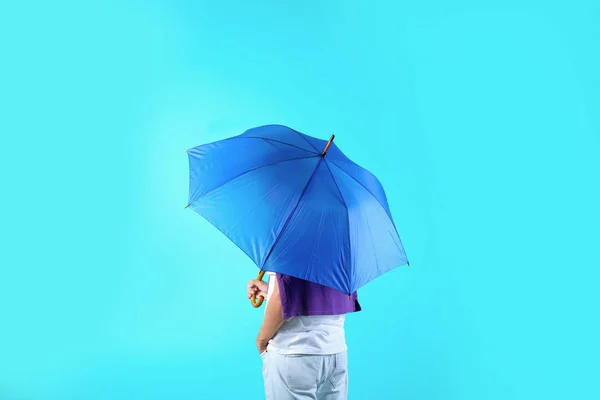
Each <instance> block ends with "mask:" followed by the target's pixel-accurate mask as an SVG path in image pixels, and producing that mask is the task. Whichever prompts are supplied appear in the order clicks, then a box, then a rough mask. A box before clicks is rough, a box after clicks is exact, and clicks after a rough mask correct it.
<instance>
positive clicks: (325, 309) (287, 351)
mask: <svg viewBox="0 0 600 400" xmlns="http://www.w3.org/2000/svg"><path fill="white" fill-rule="evenodd" d="M278 278H279V279H278ZM254 282H255V281H254ZM303 286H307V287H303ZM314 288H317V294H316V295H315V293H311V290H314ZM280 289H281V290H280ZM330 290H331V289H326V288H319V287H318V286H316V285H315V284H312V283H308V282H305V281H303V282H300V281H299V280H296V278H291V277H286V276H281V275H280V276H277V275H276V274H275V273H269V285H268V290H267V293H266V300H267V307H266V309H265V321H264V322H263V329H261V333H262V332H263V331H265V330H269V326H270V322H269V315H270V313H272V314H271V315H273V316H274V317H277V315H278V314H280V315H281V316H282V321H281V322H279V323H278V325H279V327H278V329H276V333H275V334H274V335H273V336H272V337H271V338H270V339H269V340H268V343H267V345H266V348H264V349H262V351H261V357H262V359H263V377H264V382H265V394H266V398H267V400H271V399H276V400H287V399H290V400H291V399H319V400H321V399H323V400H342V399H346V398H347V391H348V359H347V346H346V338H345V331H344V322H345V315H344V314H345V313H346V312H351V311H358V310H360V306H359V305H358V302H357V301H356V297H355V296H354V297H353V298H352V297H348V296H346V295H343V296H338V295H337V294H334V295H333V296H332V295H331V294H329V291H330ZM311 294H312V295H313V296H310V298H311V299H314V298H315V297H316V298H317V300H316V301H313V302H312V303H311V301H309V300H308V299H309V297H307V296H309V295H311ZM319 297H321V298H320V299H319ZM332 297H335V298H336V299H333V300H332ZM339 298H343V299H344V301H343V302H344V303H345V302H347V303H348V304H350V303H351V308H349V307H350V306H348V305H346V304H345V305H344V306H342V307H340V305H339V302H340V301H339ZM336 300H337V303H336ZM354 304H356V305H354ZM357 308H358V309H357ZM273 310H275V311H273ZM267 336H269V335H268V334H267ZM259 337H260V334H259ZM259 341H260V340H259ZM259 350H260V345H259Z"/></svg>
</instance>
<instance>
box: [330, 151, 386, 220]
mask: <svg viewBox="0 0 600 400" xmlns="http://www.w3.org/2000/svg"><path fill="white" fill-rule="evenodd" d="M331 162H332V163H333V165H335V166H336V167H338V168H339V169H340V171H342V172H343V173H344V174H346V175H348V176H349V177H350V178H352V179H353V180H354V181H355V182H356V183H358V184H359V185H360V186H362V187H363V189H365V190H366V191H367V192H368V193H369V194H370V195H371V196H373V198H374V199H375V201H376V202H377V204H379V206H380V207H381V208H383V211H385V213H386V215H387V216H388V217H389V219H390V221H392V225H394V228H396V224H394V220H393V219H392V216H391V215H390V213H388V211H387V210H386V209H385V207H384V206H383V204H381V203H380V202H379V199H377V197H375V195H374V194H373V192H371V191H370V190H369V188H367V187H366V186H365V185H363V184H362V182H360V181H359V180H358V179H356V178H355V177H353V176H352V175H351V174H349V173H348V172H346V170H345V169H344V168H342V167H340V166H339V165H337V163H336V162H334V161H333V160H331ZM358 167H359V168H362V167H360V166H358ZM363 169H364V168H363Z"/></svg>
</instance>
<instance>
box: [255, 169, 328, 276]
mask: <svg viewBox="0 0 600 400" xmlns="http://www.w3.org/2000/svg"><path fill="white" fill-rule="evenodd" d="M321 161H323V158H322V157H321V158H320V159H319V161H318V162H317V165H316V166H315V169H314V170H313V172H312V174H310V178H308V182H306V185H305V186H304V189H302V193H301V194H300V197H299V198H298V201H297V202H296V205H295V206H294V209H293V210H292V212H291V213H290V215H289V216H288V218H287V220H286V221H285V224H283V228H281V231H279V234H278V235H277V238H276V239H275V241H274V242H273V246H271V250H269V254H267V256H266V257H265V260H264V261H263V263H262V265H261V266H260V269H263V268H264V267H265V264H266V263H267V261H268V260H269V257H271V254H273V250H274V249H275V247H277V244H278V243H279V239H281V237H282V236H283V233H284V232H285V229H286V228H287V226H288V224H289V223H290V220H291V219H292V216H293V215H294V213H295V212H296V210H297V209H298V206H299V205H300V202H301V201H302V198H303V197H304V194H305V193H306V189H308V186H309V185H310V183H311V182H312V179H313V177H314V176H315V172H317V168H319V165H320V164H321Z"/></svg>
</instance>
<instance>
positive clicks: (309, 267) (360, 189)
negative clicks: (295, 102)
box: [187, 125, 408, 294]
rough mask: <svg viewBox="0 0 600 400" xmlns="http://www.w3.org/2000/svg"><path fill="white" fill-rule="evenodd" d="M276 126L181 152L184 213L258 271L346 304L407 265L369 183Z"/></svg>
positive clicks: (360, 171)
mask: <svg viewBox="0 0 600 400" xmlns="http://www.w3.org/2000/svg"><path fill="white" fill-rule="evenodd" d="M332 141H333V136H332V139H331V140H330V141H329V142H328V141H326V140H321V139H317V138H314V137H311V136H308V135H305V134H302V133H300V132H297V131H295V130H293V129H290V128H288V127H285V126H281V125H268V126H262V127H258V128H254V129H250V130H248V131H246V132H244V133H243V134H241V135H239V136H235V137H232V138H228V139H224V140H221V141H218V142H214V143H210V144H206V145H202V146H198V147H194V148H192V149H188V150H187V153H188V157H189V163H190V191H189V201H188V206H187V207H189V208H191V209H192V210H194V211H196V212H197V213H198V214H200V215H202V216H203V217H204V218H206V219H207V220H208V221H209V222H210V223H211V224H213V225H214V226H215V227H216V228H217V229H219V230H220V231H221V232H223V233H224V234H225V235H226V236H227V237H228V238H229V239H231V240H232V241H233V242H234V243H235V244H236V245H237V246H238V247H239V248H240V249H241V250H242V251H244V252H245V253H246V254H247V255H248V257H250V258H251V259H252V260H253V261H254V263H255V264H256V265H257V266H258V267H259V268H260V270H263V271H272V272H278V273H281V274H286V275H290V276H294V277H297V278H300V279H305V280H308V281H311V282H315V283H319V284H321V285H324V286H328V287H331V288H333V289H337V290H340V291H342V292H344V293H346V294H351V293H354V292H355V291H356V290H357V289H358V288H360V287H361V286H363V285H364V284H366V283H367V282H369V281H371V280H373V279H375V278H376V277H378V276H380V275H382V274H384V273H385V272H388V271H390V270H391V269H394V268H396V267H398V266H401V265H404V264H407V263H408V260H407V258H406V253H405V251H404V248H403V246H402V242H401V240H400V237H399V236H398V232H397V230H396V227H395V225H394V221H393V220H392V215H391V213H390V210H389V206H388V202H387V198H386V195H385V192H384V190H383V187H382V186H381V184H380V183H379V181H378V180H377V178H376V177H375V176H374V175H373V174H371V173H370V172H369V171H367V170H366V169H364V168H362V167H360V166H358V165H357V164H355V163H354V162H352V161H351V160H350V159H349V158H348V157H346V156H345V155H344V154H343V153H342V152H341V151H340V149H339V148H338V147H337V146H336V145H335V144H333V143H332Z"/></svg>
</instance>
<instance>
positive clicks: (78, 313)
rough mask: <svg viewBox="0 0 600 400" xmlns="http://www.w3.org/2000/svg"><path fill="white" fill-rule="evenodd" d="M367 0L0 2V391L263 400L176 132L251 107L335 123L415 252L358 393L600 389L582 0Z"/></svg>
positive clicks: (247, 117) (371, 306)
mask: <svg viewBox="0 0 600 400" xmlns="http://www.w3.org/2000/svg"><path fill="white" fill-rule="evenodd" d="M211 3H214V4H211ZM368 3H369V2H358V1H326V2H308V3H307V2H284V3H282V2H275V1H270V2H262V1H259V2H244V1H238V2H232V1H222V2H185V1H158V0H157V1H152V2H141V1H130V2H110V1H106V2H100V1H88V2H76V1H72V2H66V1H58V2H12V3H9V2H6V4H3V5H2V6H0V50H1V57H2V62H1V63H0V132H1V133H2V142H1V143H2V144H1V146H0V154H1V157H0V171H1V172H0V174H1V177H2V196H0V203H1V204H0V205H1V207H0V215H1V220H0V235H1V242H0V249H1V250H0V399H2V400H53V399H60V400H70V399H76V400H79V399H81V400H87V399H102V400H104V399H115V400H119V399H143V400H154V399H157V400H159V399H160V400H162V399H182V400H186V399H242V398H243V399H260V398H261V396H262V378H261V360H260V357H259V356H258V354H257V352H256V350H255V348H254V339H255V336H256V333H257V331H258V328H259V324H260V321H261V317H262V309H261V310H254V309H252V307H251V306H250V305H249V302H248V299H247V298H246V291H245V285H246V282H247V280H248V279H249V278H253V277H254V276H255V273H256V268H255V267H254V266H253V264H252V262H251V261H250V260H249V259H248V258H246V256H245V255H244V254H243V253H242V252H241V251H239V250H238V249H237V248H236V247H235V245H233V244H232V243H230V242H229V241H228V239H226V238H225V237H224V236H223V235H221V234H220V233H219V232H217V231H216V230H215V229H214V228H213V227H212V226H210V224H209V223H207V222H206V221H204V220H203V219H202V218H201V217H200V216H198V215H197V214H195V213H193V212H191V211H189V210H184V208H183V206H184V205H185V204H186V201H187V195H188V193H187V190H188V170H187V168H188V158H187V156H186V154H185V153H184V149H186V148H190V147H192V146H196V145H199V144H202V143H207V142H210V141H214V140H218V139H221V138H224V137H227V136H232V135H236V134H239V133H241V132H243V131H244V130H245V129H247V128H249V127H253V126H258V125H263V124H267V123H281V124H285V125H289V126H291V127H293V128H295V129H298V130H300V131H302V132H305V133H307V134H310V135H313V136H317V137H321V138H323V139H327V138H329V136H330V135H331V134H332V133H335V134H336V144H337V145H338V146H339V147H340V148H341V149H342V150H343V151H344V152H345V153H346V154H347V155H348V156H350V157H351V158H352V159H354V160H355V161H356V162H357V163H359V164H360V165H363V166H365V167H367V168H368V169H370V170H371V171H372V172H373V173H375V174H376V175H377V176H378V178H379V179H380V180H381V182H382V184H383V185H384V187H385V188H386V191H387V195H388V198H389V203H390V208H391V211H392V214H393V216H394V219H395V221H396V225H397V227H398V230H399V232H400V236H401V238H402V241H403V244H404V245H405V248H406V251H407V254H408V256H409V259H410V261H411V267H408V268H407V267H403V268H400V269H397V270H395V271H393V272H391V273H389V274H387V275H385V276H383V277H381V278H379V279H377V280H375V281H373V282H372V283H369V284H368V285H367V286H366V287H364V289H362V290H361V291H360V298H361V303H362V305H363V308H364V311H363V312H361V313H358V314H356V315H351V316H349V317H348V319H347V340H348V344H349V348H350V350H349V358H350V368H351V370H350V393H351V395H350V399H352V400H361V399H383V400H387V399H412V400H430V399H431V400H452V399H460V400H482V399H491V400H495V399H498V400H500V399H502V400H505V399H527V400H530V399H568V398H573V399H592V398H598V397H600V389H599V388H598V385H597V383H595V382H593V379H595V378H597V375H598V371H599V369H600V343H599V340H598V338H599V337H600V326H599V325H600V322H599V319H598V309H599V307H600V298H599V295H598V294H597V285H598V280H599V278H600V272H599V271H600V254H599V252H598V241H599V236H600V234H599V226H600V211H599V207H598V204H600V189H599V186H598V185H599V171H600V155H599V154H600V153H599V150H600V138H599V136H600V134H599V131H600V95H599V93H600V92H599V91H598V88H599V87H600V79H599V75H598V72H597V71H600V56H599V54H600V45H599V43H600V24H598V21H599V19H600V8H599V6H598V2H597V1H595V0H576V1H570V2H567V1H554V2H552V1H550V2H548V1H531V0H526V1H510V0H509V1H503V2H487V5H482V4H481V2H473V1H467V0H459V1H455V2H452V5H449V3H448V2H443V1H440V0H426V1H421V2H411V3H410V4H408V3H406V2H404V3H402V2H400V3H399V2H392V1H390V2H377V3H376V5H369V4H368ZM217 4H218V5H217Z"/></svg>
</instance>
